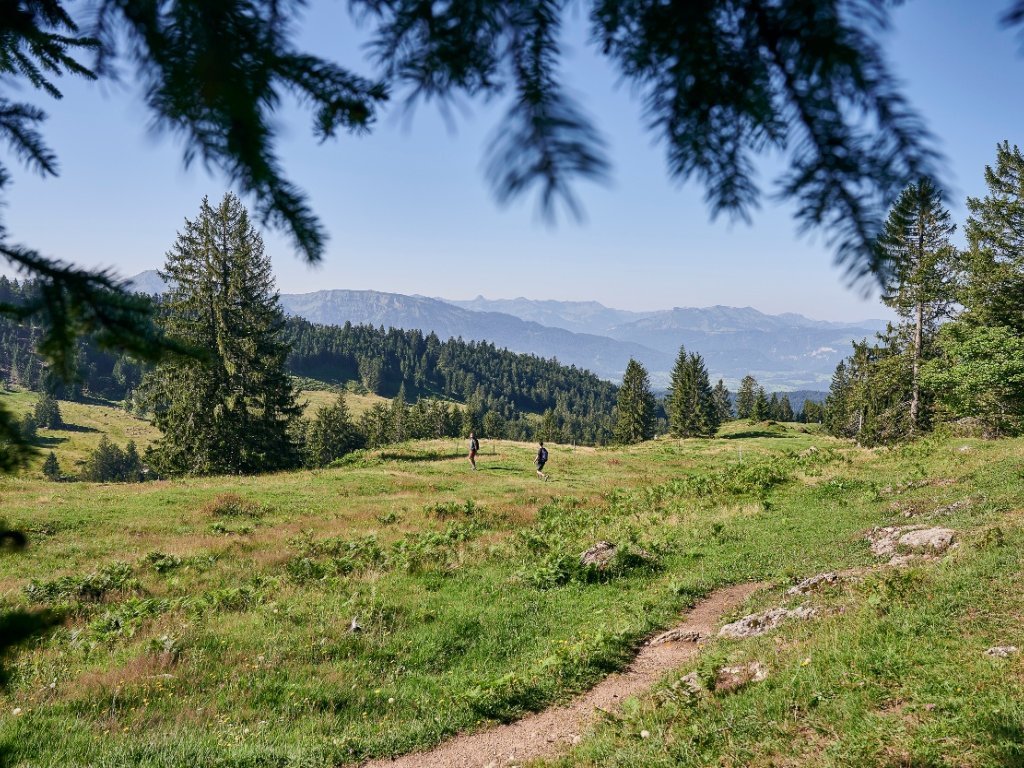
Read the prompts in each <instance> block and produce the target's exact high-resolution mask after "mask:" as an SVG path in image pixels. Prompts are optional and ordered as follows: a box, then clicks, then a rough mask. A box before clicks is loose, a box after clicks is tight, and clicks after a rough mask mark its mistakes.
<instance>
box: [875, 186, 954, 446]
mask: <svg viewBox="0 0 1024 768" xmlns="http://www.w3.org/2000/svg"><path fill="white" fill-rule="evenodd" d="M955 229H956V225H955V224H953V222H952V220H951V219H950V215H949V211H948V210H946V208H945V206H944V205H943V203H942V192H941V191H940V190H939V189H938V188H936V187H935V185H934V184H932V183H931V182H930V181H929V180H928V179H922V180H921V181H920V182H918V183H916V184H911V185H910V186H909V187H907V188H906V189H905V190H904V191H903V192H902V193H901V194H900V196H899V198H897V200H896V202H895V204H894V205H893V207H892V210H891V211H890V212H889V216H888V218H887V219H886V222H885V226H884V228H883V229H882V233H881V235H880V236H879V238H878V245H879V251H880V255H881V256H882V258H883V259H884V260H885V262H886V264H887V265H888V267H889V274H890V278H889V280H888V283H887V285H886V289H885V292H884V294H883V297H882V300H883V301H884V302H885V304H886V305H887V306H889V307H892V308H893V309H894V310H896V313H897V314H898V315H899V316H900V318H902V320H903V323H904V324H905V325H906V326H907V327H908V329H909V333H907V334H906V335H907V336H908V337H909V339H908V350H907V353H908V355H909V356H910V359H911V376H910V392H909V404H908V408H909V414H908V416H909V425H910V429H911V432H914V431H917V430H919V429H920V428H921V427H922V426H923V425H924V423H925V422H926V419H925V418H924V417H923V414H922V412H921V405H922V393H921V365H922V363H923V362H924V361H925V360H926V359H928V358H929V357H933V356H934V355H935V350H934V344H933V341H934V338H935V334H936V332H937V330H938V325H939V323H940V322H941V321H942V320H943V319H946V318H948V317H949V316H950V314H951V312H952V308H953V306H954V302H955V300H956V297H957V290H958V285H959V282H960V275H959V272H960V263H961V260H960V258H959V254H958V252H957V250H956V249H955V248H954V247H953V245H952V244H951V243H950V237H951V236H952V234H953V232H954V231H955Z"/></svg>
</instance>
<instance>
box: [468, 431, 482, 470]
mask: <svg viewBox="0 0 1024 768" xmlns="http://www.w3.org/2000/svg"><path fill="white" fill-rule="evenodd" d="M479 452H480V441H479V440H477V439H476V435H474V434H473V433H472V432H470V433H469V463H470V464H472V465H473V469H476V455H477V454H478V453H479Z"/></svg>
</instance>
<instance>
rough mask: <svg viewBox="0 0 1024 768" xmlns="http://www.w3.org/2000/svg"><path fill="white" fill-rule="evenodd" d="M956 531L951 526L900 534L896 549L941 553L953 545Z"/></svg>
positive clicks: (931, 553) (919, 552)
mask: <svg viewBox="0 0 1024 768" xmlns="http://www.w3.org/2000/svg"><path fill="white" fill-rule="evenodd" d="M954 541H956V531H954V530H953V529H952V528H924V529H923V530H917V531H908V532H907V533H904V534H903V535H902V536H900V538H899V541H898V542H897V544H896V546H897V549H900V550H904V551H910V552H916V553H918V554H929V555H941V554H942V553H943V552H945V551H946V550H947V549H949V548H950V547H952V546H953V542H954Z"/></svg>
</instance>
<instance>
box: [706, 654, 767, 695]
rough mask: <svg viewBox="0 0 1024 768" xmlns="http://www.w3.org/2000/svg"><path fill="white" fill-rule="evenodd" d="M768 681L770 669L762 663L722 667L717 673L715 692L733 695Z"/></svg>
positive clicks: (755, 662)
mask: <svg viewBox="0 0 1024 768" xmlns="http://www.w3.org/2000/svg"><path fill="white" fill-rule="evenodd" d="M766 679H768V667H766V666H765V665H764V664H762V663H761V662H760V661H748V662H747V663H746V664H732V665H730V666H727V667H722V668H721V669H719V670H718V672H717V673H715V692H716V693H732V692H733V691H738V690H739V689H740V688H743V687H744V686H747V685H750V684H751V683H760V682H761V681H762V680H766Z"/></svg>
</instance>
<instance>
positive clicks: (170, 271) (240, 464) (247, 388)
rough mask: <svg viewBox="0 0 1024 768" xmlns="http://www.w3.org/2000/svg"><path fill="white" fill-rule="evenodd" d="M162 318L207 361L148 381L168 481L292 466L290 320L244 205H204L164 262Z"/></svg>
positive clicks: (231, 200)
mask: <svg viewBox="0 0 1024 768" xmlns="http://www.w3.org/2000/svg"><path fill="white" fill-rule="evenodd" d="M160 276H161V277H162V278H163V279H164V281H165V282H167V284H168V286H169V287H168V291H167V293H166V294H165V296H164V298H163V303H162V306H161V312H160V318H159V321H160V324H161V325H162V327H163V328H164V330H165V331H166V333H167V335H168V336H170V337H172V338H174V339H177V340H179V341H180V342H182V343H183V344H185V345H187V346H189V347H192V348H195V349H198V350H201V351H204V352H205V357H204V358H202V359H196V358H181V357H178V358H173V359H169V360H166V361H164V362H162V363H160V364H159V365H158V366H157V367H156V368H155V369H154V370H153V371H152V372H151V373H150V374H149V375H148V376H147V378H146V381H145V384H144V386H145V389H146V393H147V398H148V401H149V403H150V405H151V407H152V410H153V413H154V416H155V421H156V425H157V427H159V428H160V431H161V432H162V433H163V435H162V437H161V438H160V440H159V441H158V443H157V445H156V448H155V456H156V459H157V461H158V464H159V465H160V467H161V468H162V469H164V470H165V471H166V472H169V473H187V474H211V473H238V472H244V473H252V472H264V471H268V470H274V469H281V468H284V467H289V466H293V465H294V464H295V462H296V455H295V454H296V451H295V446H294V445H293V443H292V440H291V439H290V437H289V427H290V423H291V422H292V420H293V419H295V418H296V417H297V416H298V415H299V412H300V409H299V407H298V406H297V404H296V401H295V391H294V389H293V387H292V382H291V379H290V378H289V376H288V374H287V373H286V371H285V358H286V356H287V354H288V347H287V345H286V344H284V343H283V342H282V340H281V331H282V328H283V325H284V315H283V313H282V311H281V307H280V303H279V301H278V294H277V292H276V290H275V288H274V279H273V276H272V274H271V265H270V258H269V257H268V256H267V255H266V254H265V253H264V250H263V240H262V238H261V237H260V235H259V234H258V233H257V232H256V230H255V229H254V228H253V227H252V226H251V224H250V223H249V216H248V213H247V212H246V210H245V208H244V207H243V206H242V204H241V202H240V201H239V200H238V198H236V197H235V196H234V195H232V194H227V195H225V197H224V199H223V201H222V202H221V203H220V205H218V206H217V207H216V208H215V207H213V206H211V205H210V203H209V201H208V200H206V199H204V200H203V203H202V205H201V207H200V210H199V215H198V217H197V218H196V219H195V220H192V221H189V220H186V222H185V229H184V231H182V232H180V233H179V234H178V239H177V241H176V242H175V243H174V246H173V247H172V248H171V250H170V251H169V252H168V254H167V262H166V265H165V267H164V271H163V272H161V273H160Z"/></svg>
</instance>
